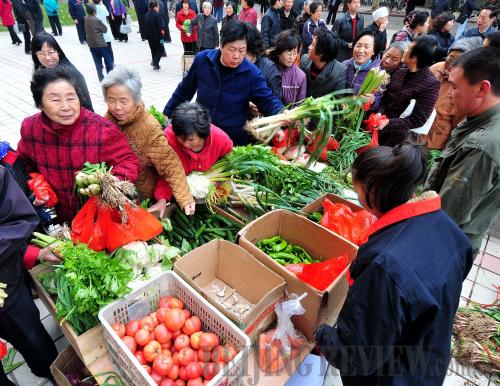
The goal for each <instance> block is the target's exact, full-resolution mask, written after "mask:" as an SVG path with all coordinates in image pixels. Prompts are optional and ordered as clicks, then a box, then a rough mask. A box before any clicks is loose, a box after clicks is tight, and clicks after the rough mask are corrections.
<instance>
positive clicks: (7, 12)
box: [0, 0, 22, 45]
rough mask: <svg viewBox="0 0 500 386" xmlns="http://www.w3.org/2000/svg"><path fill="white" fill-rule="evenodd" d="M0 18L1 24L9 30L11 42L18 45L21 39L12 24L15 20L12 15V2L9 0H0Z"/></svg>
mask: <svg viewBox="0 0 500 386" xmlns="http://www.w3.org/2000/svg"><path fill="white" fill-rule="evenodd" d="M0 19H2V25H3V26H4V27H6V28H7V29H8V30H9V33H10V38H11V39H12V44H16V45H20V44H21V43H22V41H21V39H19V37H18V36H17V34H16V33H15V32H14V24H16V22H15V20H14V16H13V15H12V3H11V2H10V0H0Z"/></svg>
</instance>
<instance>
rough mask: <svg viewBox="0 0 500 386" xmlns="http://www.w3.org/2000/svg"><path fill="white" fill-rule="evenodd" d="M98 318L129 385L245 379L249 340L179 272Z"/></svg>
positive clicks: (158, 280)
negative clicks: (244, 364) (244, 372)
mask: <svg viewBox="0 0 500 386" xmlns="http://www.w3.org/2000/svg"><path fill="white" fill-rule="evenodd" d="M99 320H100V321H101V323H102V325H103V331H104V339H105V342H106V345H107V348H108V351H109V356H110V359H111V361H112V363H113V364H114V365H115V367H116V369H117V370H118V371H119V373H120V374H121V375H122V378H123V380H124V382H126V383H127V384H128V385H130V386H142V385H151V386H154V385H162V386H168V385H175V386H177V385H187V384H188V382H189V384H190V385H202V384H208V385H211V386H212V385H213V386H216V385H236V384H238V383H239V380H240V379H241V378H242V372H243V371H244V366H243V359H244V358H246V356H247V353H248V350H249V348H250V339H249V338H248V336H246V335H245V334H244V333H243V332H242V331H241V330H240V329H238V327H236V325H234V324H233V323H232V322H231V321H230V320H229V319H228V318H226V317H225V316H224V315H223V314H222V313H221V312H220V311H218V310H217V309H216V308H215V307H214V306H212V305H211V304H210V303H208V302H207V301H206V300H205V299H204V298H203V297H202V296H201V295H200V294H199V293H197V292H196V291H195V290H194V289H193V288H191V287H190V286H189V285H188V284H187V283H186V282H185V281H184V280H182V279H181V278H180V277H179V276H178V275H177V274H175V273H174V272H171V271H169V272H165V273H163V274H162V275H161V276H159V277H157V278H155V279H153V280H151V281H149V282H147V283H146V284H145V285H144V286H143V287H142V288H139V289H137V290H135V291H133V292H132V293H130V294H129V295H127V296H126V297H125V298H124V299H120V300H117V301H116V302H114V303H112V304H110V305H108V306H106V307H105V308H103V309H102V310H101V311H100V312H99ZM207 381H208V382H207ZM205 382H207V383H205Z"/></svg>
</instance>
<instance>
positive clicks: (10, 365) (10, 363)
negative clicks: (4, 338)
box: [2, 347, 24, 374]
mask: <svg viewBox="0 0 500 386" xmlns="http://www.w3.org/2000/svg"><path fill="white" fill-rule="evenodd" d="M16 354H17V350H16V349H15V348H14V347H11V348H9V351H7V355H6V356H5V357H4V358H3V359H2V366H3V371H4V372H5V374H9V373H11V372H13V371H14V370H15V369H17V368H18V367H21V366H22V365H23V364H24V361H17V362H14V358H15V356H16Z"/></svg>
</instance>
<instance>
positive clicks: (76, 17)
mask: <svg viewBox="0 0 500 386" xmlns="http://www.w3.org/2000/svg"><path fill="white" fill-rule="evenodd" d="M83 4H84V2H83V1H82V0H68V11H69V14H70V16H71V18H72V19H73V22H74V23H75V25H76V30H77V32H78V40H80V43H81V44H85V43H86V42H87V36H86V35H85V16H86V15H85V10H84V9H83Z"/></svg>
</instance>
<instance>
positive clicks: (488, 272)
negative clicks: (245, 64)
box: [0, 15, 500, 386]
mask: <svg viewBox="0 0 500 386" xmlns="http://www.w3.org/2000/svg"><path fill="white" fill-rule="evenodd" d="M324 17H325V18H326V15H324ZM365 18H366V23H368V22H371V17H370V16H368V15H366V16H365ZM401 23H402V18H400V17H391V19H390V25H389V27H390V29H389V31H388V36H389V37H390V36H392V34H393V33H394V32H395V31H396V30H397V29H399V28H400V26H401ZM63 28H64V34H63V36H62V37H58V38H57V39H58V41H59V43H60V45H61V47H62V49H63V50H64V52H65V53H66V55H67V57H68V58H69V59H70V60H71V62H72V63H73V64H74V65H75V66H76V67H77V68H78V69H79V70H80V72H81V73H82V74H83V75H84V76H85V78H86V81H87V85H88V88H89V90H90V94H91V98H92V102H93V105H94V108H95V110H96V112H97V113H99V114H103V113H104V111H105V105H104V102H103V98H102V94H101V90H100V87H99V83H98V79H97V74H96V71H95V67H94V63H93V61H92V57H91V55H90V52H89V50H88V47H87V46H84V45H80V44H79V43H78V40H77V37H76V28H75V27H63ZM136 31H137V27H136V26H133V32H132V33H131V34H130V39H129V43H118V42H114V43H113V50H114V54H115V60H116V64H122V65H127V66H132V67H134V68H136V69H137V70H138V71H139V73H140V74H141V77H142V83H143V99H144V102H145V103H146V106H148V107H149V106H150V105H151V104H154V105H155V106H157V107H158V108H160V109H162V108H163V106H164V104H165V103H166V102H167V100H168V98H169V97H170V95H171V94H172V92H173V91H174V89H175V87H176V85H177V84H178V82H179V81H180V79H181V75H182V74H181V56H182V51H183V50H182V45H181V43H180V40H179V33H178V31H177V30H176V29H175V28H172V23H171V32H172V38H173V43H172V44H168V45H166V50H167V54H168V57H167V58H164V59H162V62H161V66H162V69H161V70H160V71H159V72H154V71H153V70H152V69H151V66H150V65H149V62H150V61H151V57H150V53H149V48H148V45H147V43H146V42H141V39H140V36H139V34H138V33H136ZM0 52H1V53H2V55H1V56H0V74H2V79H1V80H0V84H1V88H0V140H7V141H9V142H10V143H11V144H12V145H13V146H14V147H15V145H16V144H17V142H18V141H19V128H20V124H21V122H22V119H23V118H24V117H26V116H29V115H32V114H34V113H36V112H37V110H36V108H35V107H34V105H33V99H32V97H31V92H30V89H29V84H30V78H31V75H32V71H33V65H32V60H31V56H28V55H25V54H24V52H23V48H22V46H19V47H18V46H13V45H11V44H10V38H9V35H8V33H0ZM482 251H483V252H482V253H481V254H480V255H479V256H478V258H477V259H476V262H475V265H474V267H473V269H472V271H471V273H470V274H469V277H468V278H467V280H466V281H465V283H464V287H463V292H462V296H463V299H462V301H461V304H466V302H467V299H472V300H475V301H478V302H481V303H491V302H492V301H493V300H494V299H495V292H494V291H493V290H492V285H493V284H496V285H498V284H500V276H499V275H498V274H499V273H500V239H496V238H494V237H489V238H486V239H485V241H484V243H483V247H482ZM36 303H37V305H38V307H39V308H40V313H41V314H40V318H41V319H42V322H43V324H44V325H45V327H46V328H47V330H48V331H49V333H50V335H51V336H52V338H53V339H54V341H55V342H56V346H57V347H58V349H60V350H61V349H62V348H64V347H65V346H66V345H67V344H68V343H67V340H66V339H65V337H64V336H63V335H62V333H61V331H60V329H59V327H58V326H57V323H56V322H55V321H54V319H53V317H52V316H51V315H49V313H48V311H47V310H46V309H45V307H44V306H43V305H42V303H41V302H40V301H39V300H36ZM334 375H335V371H334V369H333V370H332V372H330V375H329V376H328V377H327V379H326V380H325V385H326V386H340V385H341V381H340V380H339V378H338V376H337V377H335V376H334ZM11 378H12V379H13V380H14V381H15V382H16V384H18V385H20V386H29V385H36V384H37V383H38V382H43V380H42V379H40V378H37V377H34V376H33V375H32V374H31V372H30V371H29V369H28V367H27V366H26V365H24V366H22V367H20V368H19V369H17V370H16V371H15V372H14V374H11ZM493 383H494V382H490V380H489V379H488V378H487V377H485V376H484V375H482V374H480V373H478V372H476V371H474V370H471V369H466V368H463V367H461V366H458V365H457V364H456V363H455V362H452V364H451V366H450V373H449V377H447V379H446V381H445V386H458V385H470V386H471V385H481V386H488V385H491V386H493Z"/></svg>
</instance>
